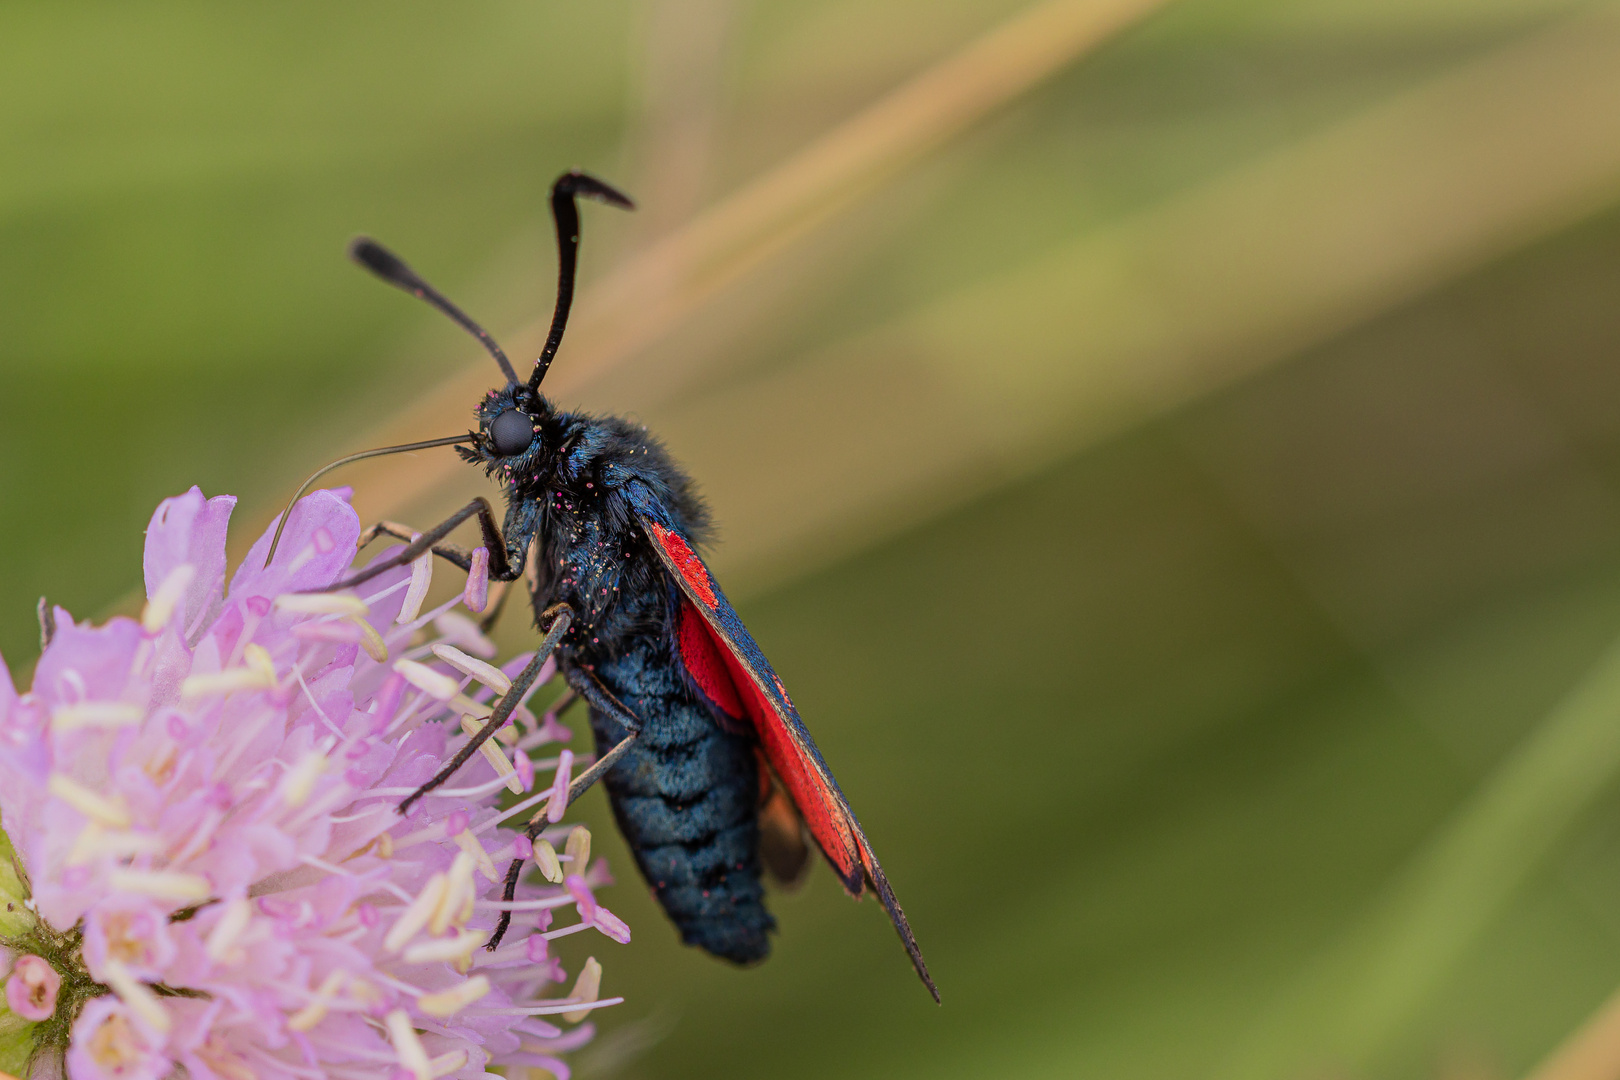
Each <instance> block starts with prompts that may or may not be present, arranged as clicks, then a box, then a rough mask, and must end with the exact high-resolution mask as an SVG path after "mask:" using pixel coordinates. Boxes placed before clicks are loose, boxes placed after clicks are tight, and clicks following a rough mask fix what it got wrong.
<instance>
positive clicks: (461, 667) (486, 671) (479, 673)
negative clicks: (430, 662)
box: [432, 643, 512, 694]
mask: <svg viewBox="0 0 1620 1080" xmlns="http://www.w3.org/2000/svg"><path fill="white" fill-rule="evenodd" d="M432 651H433V655H434V656H437V657H438V658H439V659H440V660H443V661H444V662H445V663H447V664H449V665H450V666H451V667H453V668H455V669H456V670H457V671H459V672H461V673H462V674H463V675H470V676H472V677H473V678H474V679H476V680H478V681H479V682H481V683H483V684H484V685H485V686H487V687H489V688H490V689H491V690H493V691H495V692H496V693H497V694H505V693H506V692H507V691H508V690H510V689H512V680H511V679H508V678H507V677H506V673H505V672H503V671H502V670H501V669H500V668H498V667H495V666H494V665H492V664H486V663H485V662H484V661H482V660H480V659H478V658H477V657H476V656H468V655H467V654H466V653H464V652H462V651H461V650H460V649H458V648H456V647H455V646H454V645H445V644H442V643H441V644H438V645H434V646H433V647H432Z"/></svg>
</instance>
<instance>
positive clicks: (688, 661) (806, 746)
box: [637, 514, 939, 1001]
mask: <svg viewBox="0 0 1620 1080" xmlns="http://www.w3.org/2000/svg"><path fill="white" fill-rule="evenodd" d="M637 516H638V517H639V518H640V521H641V524H642V527H643V528H645V529H646V530H647V535H648V537H649V538H650V539H652V540H653V541H654V545H653V546H654V548H655V549H656V550H657V551H658V554H659V558H660V560H661V561H662V562H663V564H664V567H665V569H667V570H668V571H670V573H671V574H672V575H674V576H675V577H676V578H677V579H678V580H679V582H680V585H681V589H682V592H683V593H684V594H685V596H686V598H687V600H688V601H690V602H689V603H685V604H682V605H681V610H680V614H679V616H678V624H677V626H676V627H675V631H676V646H677V648H678V649H679V650H680V656H681V662H682V663H683V664H685V665H686V669H687V671H688V673H690V675H691V677H692V681H693V684H694V685H695V686H696V687H697V688H698V689H699V690H700V691H701V692H702V693H703V694H704V695H705V696H706V697H708V698H709V700H710V701H711V702H712V703H713V705H714V706H715V710H716V712H717V713H718V714H720V715H717V716H716V720H717V721H719V722H722V723H723V722H724V720H725V718H726V717H728V716H729V717H734V718H736V719H737V720H739V721H740V720H742V719H743V717H745V716H746V717H747V719H748V720H750V721H752V722H753V725H754V732H755V734H756V735H757V737H758V738H759V744H760V748H761V749H762V750H764V752H765V758H766V760H767V761H769V762H770V765H771V768H773V769H775V770H776V775H777V776H778V777H780V778H781V781H782V785H783V787H785V788H786V789H787V794H788V797H789V798H790V799H791V800H792V802H793V804H794V806H795V807H796V808H797V809H798V811H799V813H800V814H802V815H803V816H804V821H805V824H806V825H807V826H808V827H809V829H810V834H811V836H813V837H815V841H816V844H817V845H818V846H819V847H820V848H821V850H822V852H823V853H824V854H826V856H827V861H828V862H830V863H832V865H833V868H834V869H836V870H837V871H838V876H839V878H840V879H841V881H842V883H843V886H844V888H845V889H846V890H847V891H848V892H849V893H850V895H851V896H860V895H861V893H862V892H864V891H865V890H866V887H867V886H868V885H870V886H871V888H872V889H873V891H874V892H876V893H877V896H878V900H879V901H880V902H881V903H882V904H883V909H884V910H885V911H886V912H888V915H889V919H890V921H891V922H893V923H894V929H895V932H896V933H898V934H899V935H900V940H901V942H902V943H903V944H904V945H905V947H906V952H907V954H908V955H909V956H910V957H911V963H912V965H913V966H914V967H916V969H917V974H918V976H920V977H921V979H922V981H923V984H924V985H925V986H927V987H928V991H929V993H931V994H933V995H934V1000H935V1001H938V1000H939V991H938V989H936V988H935V986H934V980H933V979H931V978H930V977H929V975H928V966H927V965H926V964H924V963H923V958H922V951H921V950H920V949H918V948H917V939H916V937H914V936H913V935H912V933H911V926H910V924H909V923H907V922H906V915H905V912H903V911H901V910H900V902H899V901H898V900H896V899H895V896H894V890H893V889H891V888H890V887H889V881H888V878H886V877H885V876H884V874H883V867H881V866H879V865H878V861H877V857H876V856H875V855H874V854H873V853H872V846H871V845H870V844H869V843H867V841H866V836H865V835H864V834H863V833H862V832H861V827H860V824H859V823H858V822H856V820H855V814H854V812H853V811H852V810H850V808H849V803H847V802H846V801H844V796H843V793H842V792H840V791H839V790H838V785H837V784H836V783H834V782H833V778H832V773H831V772H829V771H828V769H827V766H826V764H825V763H824V762H823V761H822V760H821V754H820V752H819V751H817V750H816V744H815V742H814V740H812V739H811V738H810V732H809V731H807V730H806V729H805V726H804V722H803V721H802V720H800V719H799V713H798V710H796V709H795V708H794V707H793V702H792V701H790V700H789V699H788V696H787V691H786V690H785V689H784V688H783V687H782V680H781V679H778V678H777V677H776V672H774V671H772V670H771V665H770V662H769V661H768V660H766V659H765V654H764V653H763V652H761V651H760V648H759V645H758V644H757V643H756V642H755V641H754V639H753V637H752V636H751V635H750V634H749V633H748V628H747V627H746V626H744V625H743V623H742V620H741V619H740V618H738V617H737V612H736V611H734V610H733V609H732V607H731V604H730V603H729V602H728V601H727V600H726V598H725V596H724V595H723V594H722V593H721V592H720V589H719V586H718V585H716V584H715V583H714V578H713V577H712V576H711V575H710V574H709V570H708V567H706V566H704V565H703V560H701V559H699V558H698V557H697V555H696V554H695V553H694V552H693V551H692V549H691V547H690V546H689V545H688V544H687V543H686V541H685V540H684V539H683V538H682V537H681V536H680V535H679V534H677V533H675V532H674V531H673V530H671V529H667V528H665V527H664V526H662V525H660V524H659V523H658V522H656V521H654V520H652V518H651V517H649V516H647V515H646V514H638V515H637ZM728 691H729V692H728ZM760 790H761V793H762V794H763V793H764V791H765V790H766V789H765V785H764V783H763V782H762V783H761V788H760ZM766 809H769V806H768V805H767V807H766ZM761 816H762V826H763V824H764V822H763V818H764V817H765V816H766V815H765V811H764V810H762V811H761ZM788 816H789V817H791V814H789V815H788Z"/></svg>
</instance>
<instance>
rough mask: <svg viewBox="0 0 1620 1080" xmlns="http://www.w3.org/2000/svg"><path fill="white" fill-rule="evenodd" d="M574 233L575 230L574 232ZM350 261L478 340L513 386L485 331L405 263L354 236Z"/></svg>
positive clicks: (515, 379) (503, 360)
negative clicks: (439, 314)
mask: <svg viewBox="0 0 1620 1080" xmlns="http://www.w3.org/2000/svg"><path fill="white" fill-rule="evenodd" d="M576 231H578V230H577V228H576ZM349 258H351V259H353V260H354V261H355V262H357V263H359V264H360V265H361V266H363V267H365V268H366V269H367V270H370V271H371V272H372V273H373V274H376V275H377V276H378V277H380V278H382V279H383V280H384V281H386V282H388V283H389V284H390V285H397V286H399V287H400V288H401V289H404V290H405V291H406V292H408V293H410V294H411V295H412V296H414V297H416V298H417V299H419V300H426V301H427V302H428V303H430V304H432V305H433V306H434V307H436V308H438V309H439V310H440V311H442V312H444V313H445V314H446V315H448V316H450V318H452V319H454V320H455V322H456V325H457V326H460V327H461V328H462V329H463V330H465V331H467V333H469V334H471V335H472V336H473V337H475V338H477V339H478V343H479V344H480V345H482V346H483V347H484V348H485V349H487V350H489V355H491V356H493V357H494V358H495V362H496V363H497V364H499V365H501V374H503V375H505V376H506V381H507V382H509V383H511V384H512V385H514V386H516V385H517V382H518V377H517V372H516V371H514V370H512V361H510V360H508V359H507V358H506V354H505V353H503V352H502V351H501V347H500V346H499V345H497V344H495V339H494V338H492V337H490V336H489V334H487V333H485V332H484V328H483V327H482V326H479V325H478V324H477V323H475V322H473V321H472V319H470V318H468V317H467V313H466V312H465V311H462V310H461V309H460V308H458V307H456V305H454V304H452V303H451V302H450V301H449V300H448V299H446V298H445V295H444V294H443V293H441V292H440V291H439V290H438V289H435V288H434V287H433V286H431V285H429V284H428V283H427V282H425V281H423V280H422V278H421V275H419V274H417V272H416V271H415V270H412V269H411V268H410V267H409V266H407V265H406V264H405V260H404V259H401V258H400V257H399V256H398V255H395V254H394V253H393V252H392V251H389V250H388V249H387V248H385V247H383V246H382V245H381V244H379V243H377V241H375V240H373V239H372V238H371V237H369V236H357V237H355V238H354V239H353V240H351V241H350V242H349Z"/></svg>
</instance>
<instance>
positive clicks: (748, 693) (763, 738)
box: [702, 621, 865, 896]
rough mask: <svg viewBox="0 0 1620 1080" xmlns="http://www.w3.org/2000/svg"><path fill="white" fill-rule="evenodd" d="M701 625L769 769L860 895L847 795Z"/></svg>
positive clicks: (722, 645) (859, 865)
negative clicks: (727, 673) (816, 762)
mask: <svg viewBox="0 0 1620 1080" xmlns="http://www.w3.org/2000/svg"><path fill="white" fill-rule="evenodd" d="M702 626H703V628H704V629H705V630H707V631H708V632H709V634H710V636H711V638H712V639H713V647H714V648H715V649H716V651H717V652H718V653H719V655H720V659H721V661H722V662H723V663H724V664H725V665H726V669H727V671H728V672H729V673H730V675H731V682H732V685H733V686H734V687H735V688H736V692H737V693H738V695H739V696H740V697H741V698H742V704H743V707H744V708H745V709H746V710H747V712H748V717H749V719H751V720H752V721H753V722H754V730H755V732H756V733H757V734H758V736H759V741H760V745H761V746H763V747H764V748H765V756H766V758H767V759H769V760H770V763H771V768H773V769H775V770H776V775H777V776H780V777H781V778H782V783H783V784H784V785H785V786H786V787H787V789H788V794H789V795H790V796H791V797H792V799H793V803H794V805H795V806H797V807H798V808H799V813H801V814H803V815H804V822H805V824H806V825H808V826H809V827H810V835H811V836H814V837H815V838H816V843H817V844H818V845H820V847H821V850H822V851H823V852H825V853H826V855H827V858H828V860H829V861H830V862H831V863H832V864H833V866H834V867H835V868H836V869H837V870H838V876H839V877H840V878H842V879H843V882H844V888H845V889H847V890H848V891H849V892H850V893H851V894H852V895H854V896H859V895H860V894H861V891H862V886H863V885H864V884H865V882H864V878H865V873H864V869H865V868H864V867H863V866H862V860H861V857H860V853H859V852H860V845H859V844H858V843H857V842H856V840H855V834H854V831H853V830H852V829H851V828H850V826H849V818H848V816H847V811H846V810H845V808H844V801H843V798H842V797H841V796H840V795H839V794H838V792H837V791H835V790H834V789H833V787H832V785H831V784H829V783H828V782H827V780H826V778H825V777H824V776H823V775H822V772H821V770H820V769H818V768H816V765H815V763H814V762H813V761H811V760H810V757H809V755H808V754H806V753H805V752H804V751H803V749H802V748H801V747H800V746H799V743H798V740H796V739H794V738H793V734H792V732H790V731H789V730H788V727H787V725H786V724H785V723H784V722H783V720H782V718H781V717H780V716H779V715H778V714H777V712H776V709H775V708H774V707H773V706H772V704H771V701H770V699H769V698H767V697H766V696H765V694H764V693H763V692H762V691H761V690H760V689H759V687H758V686H757V685H756V684H755V683H754V680H753V679H752V678H750V677H749V673H748V670H747V669H746V668H745V667H744V666H743V664H742V662H741V661H740V660H738V659H737V656H736V654H735V653H734V652H733V651H732V650H731V649H730V647H728V646H727V645H726V643H725V641H724V640H723V639H720V638H719V637H718V636H717V635H715V633H714V629H713V628H712V627H710V626H709V624H708V622H707V621H703V622H702ZM773 681H775V680H773ZM785 696H786V695H784V697H785Z"/></svg>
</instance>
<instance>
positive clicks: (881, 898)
mask: <svg viewBox="0 0 1620 1080" xmlns="http://www.w3.org/2000/svg"><path fill="white" fill-rule="evenodd" d="M865 841H866V838H865V836H862V837H861V842H862V844H863V846H865V847H866V858H867V860H869V861H868V862H867V863H866V883H867V884H870V885H871V886H872V891H873V892H875V893H877V897H878V902H879V903H880V904H882V905H883V910H884V911H886V912H888V914H889V921H890V922H891V923H893V924H894V932H895V933H896V934H898V935H899V936H900V944H901V945H903V946H905V950H906V955H907V956H909V957H911V966H912V967H913V968H915V969H916V971H917V978H919V979H921V980H922V984H923V985H924V986H926V987H927V988H928V993H929V994H930V995H932V996H933V999H934V1004H935V1005H943V1004H944V1002H942V1001H940V999H939V987H938V986H936V985H935V984H934V977H933V976H932V975H930V974H929V973H928V962H927V961H925V960H924V959H923V954H922V947H921V946H920V945H918V944H917V935H916V934H913V933H912V932H911V923H909V922H907V921H906V913H905V912H904V911H903V910H901V907H900V900H899V898H897V897H896V896H895V895H894V890H893V889H891V888H890V887H889V879H888V877H887V876H885V875H884V873H883V867H881V866H879V865H878V861H877V856H875V855H873V854H872V849H871V847H870V846H869V845H866V844H865Z"/></svg>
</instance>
